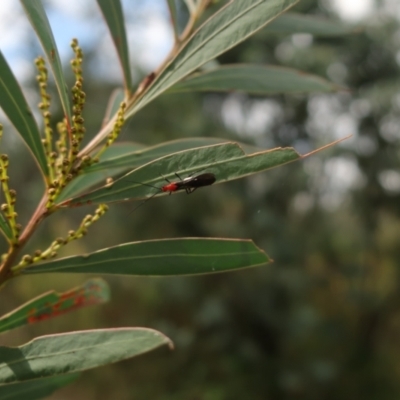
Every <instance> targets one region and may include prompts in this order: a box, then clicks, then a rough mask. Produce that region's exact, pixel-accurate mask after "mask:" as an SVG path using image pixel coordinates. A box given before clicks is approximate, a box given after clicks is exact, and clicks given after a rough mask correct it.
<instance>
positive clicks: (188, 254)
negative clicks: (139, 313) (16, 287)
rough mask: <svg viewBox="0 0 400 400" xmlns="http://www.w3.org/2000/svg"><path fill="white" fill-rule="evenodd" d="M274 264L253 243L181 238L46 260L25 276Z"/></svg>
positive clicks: (207, 271)
mask: <svg viewBox="0 0 400 400" xmlns="http://www.w3.org/2000/svg"><path fill="white" fill-rule="evenodd" d="M269 261H270V259H269V258H268V256H267V255H266V254H265V253H264V252H263V251H262V250H260V249H259V248H258V247H257V246H256V245H255V244H254V243H253V242H252V241H251V240H239V239H219V238H181V239H164V240H150V241H146V242H135V243H126V244H123V245H119V246H115V247H110V248H108V249H104V250H100V251H97V252H94V253H91V254H86V255H82V256H73V257H67V258H62V259H59V260H52V261H46V262H44V263H41V264H37V265H33V266H31V267H29V268H26V269H25V270H24V271H23V273H25V274H39V273H45V272H52V273H53V272H73V273H101V274H123V275H146V276H165V275H195V274H211V273H215V272H226V271H232V270H235V269H241V268H248V267H255V266H259V265H261V264H266V263H268V262H269Z"/></svg>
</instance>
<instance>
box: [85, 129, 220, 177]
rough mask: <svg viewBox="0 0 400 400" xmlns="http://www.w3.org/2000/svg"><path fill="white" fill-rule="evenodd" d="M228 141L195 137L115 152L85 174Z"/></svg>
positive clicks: (144, 162) (124, 145)
mask: <svg viewBox="0 0 400 400" xmlns="http://www.w3.org/2000/svg"><path fill="white" fill-rule="evenodd" d="M226 142H227V140H226V139H220V138H212V137H194V138H187V139H177V140H171V141H169V142H164V143H161V144H157V145H155V146H151V147H144V146H143V148H141V149H132V151H126V152H125V153H122V152H115V153H114V155H111V153H107V158H104V159H101V160H100V162H98V163H96V164H93V165H92V166H91V167H89V168H87V169H86V170H85V171H84V172H85V173H91V172H94V171H100V170H104V169H107V170H108V169H110V168H125V169H126V168H129V169H132V167H133V168H134V167H137V166H140V165H143V164H146V163H148V162H150V161H153V160H155V159H157V158H160V157H163V156H165V155H168V154H171V153H176V152H178V151H182V150H188V149H194V148H196V147H202V146H209V145H214V144H218V143H226ZM122 146H123V149H124V150H127V149H128V147H127V144H122V145H121V147H122Z"/></svg>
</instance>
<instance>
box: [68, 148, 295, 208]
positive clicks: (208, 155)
mask: <svg viewBox="0 0 400 400" xmlns="http://www.w3.org/2000/svg"><path fill="white" fill-rule="evenodd" d="M299 158H300V155H299V154H298V153H297V152H296V151H295V150H294V149H292V148H285V149H282V148H276V149H273V150H266V151H261V152H259V153H254V154H250V155H248V154H246V153H245V152H244V151H243V149H242V148H241V147H240V146H239V145H238V144H237V143H224V144H219V145H214V146H207V147H198V148H196V149H191V150H186V151H181V152H178V153H174V154H171V155H169V156H166V157H162V158H159V159H156V160H154V161H153V162H150V163H149V164H146V165H144V166H143V167H140V168H138V169H135V170H134V171H132V172H130V173H128V174H126V175H124V176H123V177H122V178H120V179H118V180H116V181H115V182H114V183H113V184H112V185H106V186H104V187H102V188H99V189H96V190H93V191H92V192H90V193H88V194H85V195H82V196H79V197H77V198H74V199H72V200H67V202H65V203H66V205H70V206H74V205H75V206H76V205H82V204H86V203H106V202H113V201H123V200H128V199H135V198H136V199H137V198H143V197H145V196H148V195H153V194H155V193H156V192H157V191H156V190H155V189H154V187H161V186H162V185H164V184H165V178H167V179H171V180H176V179H177V177H176V175H175V174H176V173H178V174H179V175H180V176H181V177H182V178H184V177H187V176H190V175H192V174H196V173H198V172H200V171H204V172H209V173H213V174H214V175H215V176H216V179H217V183H221V182H224V181H228V180H233V179H238V178H241V177H244V176H246V175H250V174H254V173H256V172H260V171H264V170H266V169H269V168H273V167H277V166H279V165H283V164H286V163H288V162H291V161H294V160H297V159H299ZM161 174H162V175H161ZM145 185H150V186H145ZM160 194H161V193H160Z"/></svg>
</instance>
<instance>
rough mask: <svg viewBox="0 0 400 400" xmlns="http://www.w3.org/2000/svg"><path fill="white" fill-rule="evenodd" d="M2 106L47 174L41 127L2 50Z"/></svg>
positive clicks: (0, 99) (0, 60)
mask: <svg viewBox="0 0 400 400" xmlns="http://www.w3.org/2000/svg"><path fill="white" fill-rule="evenodd" d="M0 106H1V108H2V109H3V111H4V113H5V114H6V115H7V117H8V118H9V120H10V121H11V123H12V124H13V125H14V126H15V129H16V130H17V131H18V132H19V133H20V135H21V136H22V139H23V140H24V141H25V143H26V144H27V145H28V147H29V149H30V150H31V151H32V153H33V155H34V156H35V159H36V161H37V162H38V164H39V166H40V168H41V170H42V171H43V173H44V174H45V176H47V175H48V167H47V160H46V156H45V153H44V149H43V145H42V142H41V137H40V132H39V128H38V126H37V124H36V121H35V118H34V117H33V114H32V111H31V109H30V108H29V106H28V103H27V102H26V100H25V97H24V95H23V93H22V90H21V88H20V86H19V85H18V82H17V80H16V78H15V76H14V74H13V73H12V71H11V69H10V67H9V66H8V64H7V61H6V59H5V58H4V56H3V53H2V52H1V51H0Z"/></svg>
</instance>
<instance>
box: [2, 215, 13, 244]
mask: <svg viewBox="0 0 400 400" xmlns="http://www.w3.org/2000/svg"><path fill="white" fill-rule="evenodd" d="M0 229H1V231H2V232H3V234H4V236H5V237H6V239H12V233H11V229H10V225H8V222H7V220H6V219H5V218H4V215H3V214H2V213H0Z"/></svg>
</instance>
